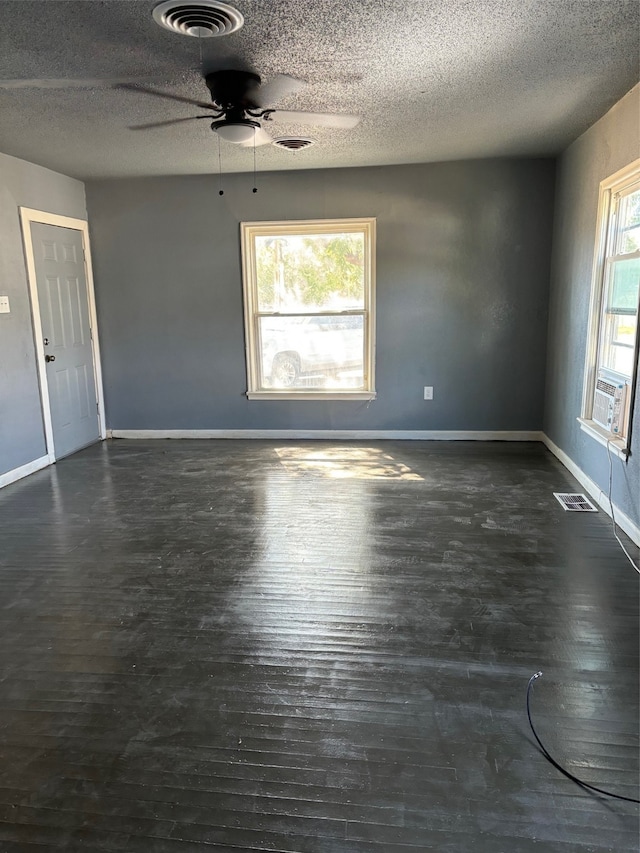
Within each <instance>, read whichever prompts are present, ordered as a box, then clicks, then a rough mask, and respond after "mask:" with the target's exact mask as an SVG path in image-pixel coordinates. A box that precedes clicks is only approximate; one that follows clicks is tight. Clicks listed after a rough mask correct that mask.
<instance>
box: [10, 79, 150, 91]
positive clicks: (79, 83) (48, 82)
mask: <svg viewBox="0 0 640 853" xmlns="http://www.w3.org/2000/svg"><path fill="white" fill-rule="evenodd" d="M141 82H144V80H142V79H141V78H140V77H118V78H117V79H114V78H113V77H88V78H86V79H82V80H79V79H76V80H71V79H68V78H67V79H59V80H55V79H38V78H35V79H33V80H0V89H98V88H101V87H110V86H125V85H127V84H133V83H141Z"/></svg>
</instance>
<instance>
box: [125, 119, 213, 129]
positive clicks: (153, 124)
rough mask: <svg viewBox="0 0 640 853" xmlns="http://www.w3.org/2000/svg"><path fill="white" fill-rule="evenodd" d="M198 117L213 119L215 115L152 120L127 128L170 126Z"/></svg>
mask: <svg viewBox="0 0 640 853" xmlns="http://www.w3.org/2000/svg"><path fill="white" fill-rule="evenodd" d="M196 118H208V119H209V121H211V119H212V118H213V116H187V117H186V118H170V119H168V120H167V121H152V122H150V123H149V124H132V125H130V126H129V127H128V128H127V130H151V129H153V128H156V127H169V126H170V125H172V124H181V123H182V122H183V121H193V120H194V119H196Z"/></svg>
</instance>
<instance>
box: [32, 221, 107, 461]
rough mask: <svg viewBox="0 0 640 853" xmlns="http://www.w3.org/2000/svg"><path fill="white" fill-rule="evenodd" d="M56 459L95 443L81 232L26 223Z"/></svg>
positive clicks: (96, 421)
mask: <svg viewBox="0 0 640 853" xmlns="http://www.w3.org/2000/svg"><path fill="white" fill-rule="evenodd" d="M31 240H32V244H33V259H34V265H35V274H36V286H37V291H38V303H39V308H40V323H41V328H42V344H43V350H44V361H45V370H46V376H47V386H48V391H49V406H50V411H51V427H52V432H53V445H54V452H55V457H56V459H60V458H61V457H62V456H68V455H69V454H70V453H73V452H74V451H76V450H79V449H80V448H81V447H86V445H88V444H92V443H93V442H94V441H99V439H100V423H99V419H98V403H97V395H96V381H95V371H94V363H93V347H92V342H91V326H90V322H89V300H88V291H87V278H86V271H85V262H84V251H83V242H82V232H81V231H78V230H75V229H73V228H62V227H60V226H57V225H44V224H42V223H40V222H32V223H31Z"/></svg>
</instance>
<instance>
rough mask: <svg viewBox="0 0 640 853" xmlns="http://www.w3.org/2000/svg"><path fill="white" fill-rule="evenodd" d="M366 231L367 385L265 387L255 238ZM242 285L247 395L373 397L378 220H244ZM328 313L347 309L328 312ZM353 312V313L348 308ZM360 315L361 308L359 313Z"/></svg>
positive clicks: (264, 397)
mask: <svg viewBox="0 0 640 853" xmlns="http://www.w3.org/2000/svg"><path fill="white" fill-rule="evenodd" d="M336 232H338V233H344V232H355V233H362V234H364V311H363V312H362V313H363V315H364V364H363V367H364V388H363V389H362V390H349V389H345V390H344V391H343V390H340V389H338V388H329V389H327V390H326V391H323V390H320V389H315V388H314V389H308V390H307V389H304V388H302V389H296V390H293V389H286V390H282V389H263V388H260V364H259V361H260V352H259V348H258V342H259V336H258V322H259V318H260V317H261V316H265V313H264V312H262V313H261V312H259V311H258V297H257V277H256V263H255V252H254V247H255V238H256V237H265V236H266V237H271V236H273V237H286V236H297V235H301V234H302V235H304V234H314V235H315V234H335V233H336ZM240 233H241V246H242V287H243V294H244V327H245V347H246V360H247V398H248V399H249V400H374V399H375V397H376V391H375V372H374V371H375V258H376V251H375V250H376V220H375V218H374V217H365V218H358V219H305V220H297V221H294V220H288V221H276V222H241V223H240ZM326 313H327V314H338V315H339V314H340V313H345V312H339V311H327V312H326ZM346 313H353V312H346ZM358 313H360V312H358ZM276 316H278V315H277V314H276Z"/></svg>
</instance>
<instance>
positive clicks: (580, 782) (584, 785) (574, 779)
mask: <svg viewBox="0 0 640 853" xmlns="http://www.w3.org/2000/svg"><path fill="white" fill-rule="evenodd" d="M541 675H542V673H541V672H536V673H535V674H534V675H532V676H531V678H530V679H529V684H528V685H527V717H529V725H530V726H531V731H532V732H533V736H534V737H535V739H536V740H537V741H538V746H539V747H540V749H541V750H542V754H543V755H544V757H545V758H546V759H547V760H548V761H550V762H551V764H553V766H554V767H555V768H556V770H559V771H560V772H561V773H564V775H565V776H566V777H567V778H568V779H571V781H572V782H575V783H576V784H577V785H580V786H581V787H582V788H588V789H589V790H590V791H597V793H598V794H604V795H605V797H615V798H616V799H617V800H626V801H627V802H628V803H640V800H636V799H634V798H633V797H623V796H622V794H613V793H612V792H611V791H605V790H604V789H603V788H597V787H596V786H595V785H590V784H589V782H584V781H583V780H582V779H578V777H577V776H574V775H573V773H570V772H569V771H568V770H565V769H564V767H562V765H560V764H558V762H557V761H556V760H555V758H552V757H551V755H549V752H548V751H547V748H546V746H545V745H544V744H543V743H542V741H541V740H540V738H539V737H538V733H537V731H536V730H535V728H534V725H533V721H532V719H531V707H530V702H531V689H532V687H533V682H534V681H536V679H538V678H540V676H541Z"/></svg>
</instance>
